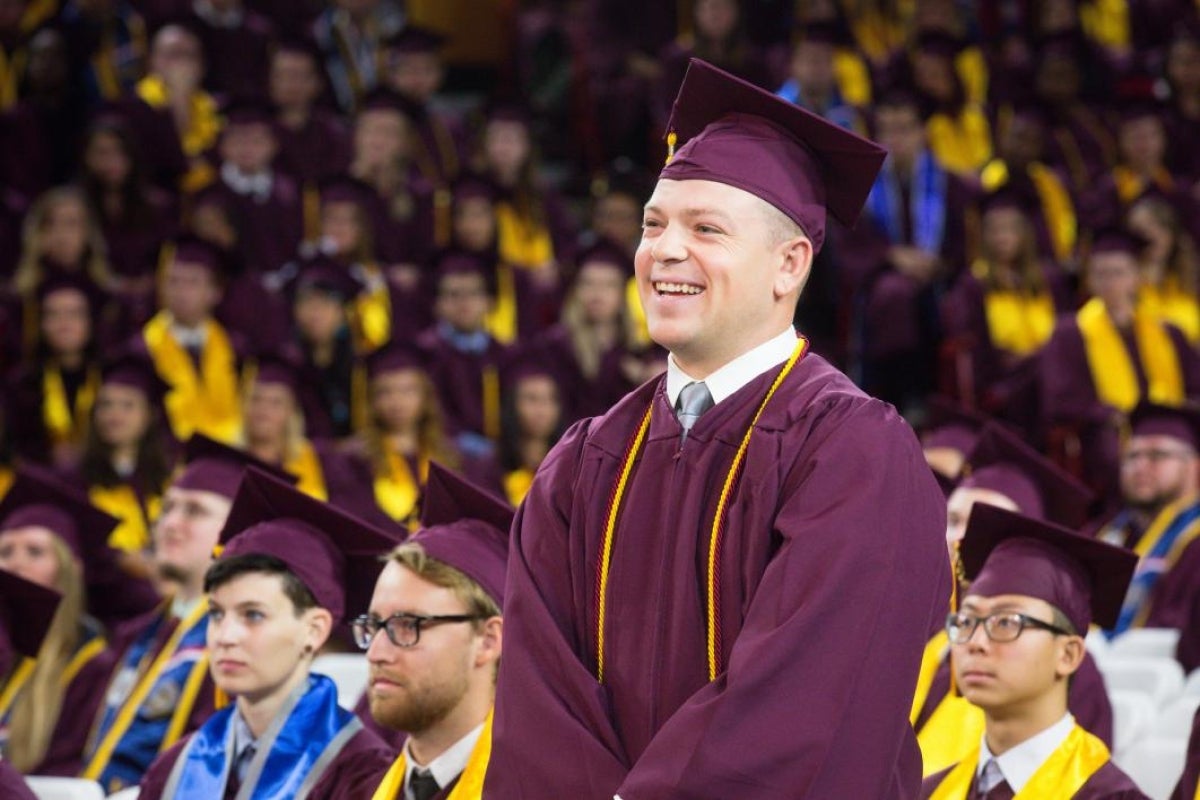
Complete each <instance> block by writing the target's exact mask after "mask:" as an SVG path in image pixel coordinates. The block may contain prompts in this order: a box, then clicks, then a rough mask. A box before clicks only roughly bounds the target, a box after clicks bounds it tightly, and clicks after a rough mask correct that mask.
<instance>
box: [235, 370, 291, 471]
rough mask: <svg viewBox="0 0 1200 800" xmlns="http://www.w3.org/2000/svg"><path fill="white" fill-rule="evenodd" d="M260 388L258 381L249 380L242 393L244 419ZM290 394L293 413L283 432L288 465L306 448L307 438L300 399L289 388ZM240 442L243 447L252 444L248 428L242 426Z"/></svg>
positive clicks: (284, 451) (284, 450) (285, 459)
mask: <svg viewBox="0 0 1200 800" xmlns="http://www.w3.org/2000/svg"><path fill="white" fill-rule="evenodd" d="M257 386H258V381H257V380H248V381H246V382H245V388H244V390H243V391H242V419H246V415H247V414H248V413H249V411H250V398H251V396H253V394H254V389H255V388H256V387H257ZM288 393H289V394H290V395H291V396H292V413H291V414H290V415H289V416H288V420H287V427H285V428H284V431H283V462H282V463H284V464H287V463H288V462H290V461H291V460H292V459H293V458H295V457H296V456H297V455H299V454H300V450H301V449H302V448H303V447H304V442H305V441H306V438H305V436H304V410H303V409H302V408H301V407H300V398H298V397H297V396H296V392H294V391H292V389H291V387H288ZM238 441H239V443H240V444H241V446H242V447H246V446H248V445H249V444H250V442H249V440H248V439H247V438H246V426H245V425H243V426H242V432H241V433H240V434H239V435H238Z"/></svg>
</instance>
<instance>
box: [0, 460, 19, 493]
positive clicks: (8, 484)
mask: <svg viewBox="0 0 1200 800" xmlns="http://www.w3.org/2000/svg"><path fill="white" fill-rule="evenodd" d="M15 477H16V475H14V474H13V471H12V467H7V466H2V465H0V499H3V498H4V495H6V494H8V490H9V489H11V488H12V485H13V479H14V478H15Z"/></svg>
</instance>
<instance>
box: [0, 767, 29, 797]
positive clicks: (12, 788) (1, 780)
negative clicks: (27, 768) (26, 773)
mask: <svg viewBox="0 0 1200 800" xmlns="http://www.w3.org/2000/svg"><path fill="white" fill-rule="evenodd" d="M0 800H37V795H35V794H34V793H33V790H32V789H30V788H29V784H27V783H25V778H24V777H22V776H21V773H19V772H17V771H16V770H15V769H13V767H12V765H11V764H9V763H8V762H7V761H5V760H4V759H2V758H0Z"/></svg>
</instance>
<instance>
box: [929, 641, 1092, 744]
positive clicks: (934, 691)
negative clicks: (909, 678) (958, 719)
mask: <svg viewBox="0 0 1200 800" xmlns="http://www.w3.org/2000/svg"><path fill="white" fill-rule="evenodd" d="M948 691H950V659H948V658H947V659H943V661H942V663H941V664H939V665H938V669H937V672H936V673H934V676H933V684H932V685H931V686H930V687H929V695H928V697H926V699H925V705H923V706H921V712H920V713H919V714H917V721H916V724H914V725H913V727H914V728H915V729H916V730H917V731H918V732H919V731H920V730H921V728H923V727H924V726H925V723H926V722H928V721H929V717H930V716H931V715H932V714H933V711H934V709H936V708H937V707H938V704H939V703H941V702H942V698H944V697H945V696H946V693H947V692H948ZM1067 710H1069V711H1070V712H1071V714H1072V716H1074V717H1075V721H1076V722H1078V723H1079V726H1080V727H1081V728H1083V729H1084V730H1086V731H1087V732H1088V733H1090V734H1092V735H1093V736H1095V737H1096V738H1098V739H1099V740H1100V741H1102V742H1104V744H1106V745H1108V746H1109V747H1110V748H1111V747H1112V741H1113V711H1112V703H1110V702H1109V700H1108V690H1107V689H1106V688H1105V686H1104V676H1103V675H1101V674H1100V669H1099V668H1098V667H1097V666H1096V660H1095V659H1094V658H1092V654H1091V653H1087V654H1085V655H1084V657H1083V663H1082V664H1081V665H1080V666H1079V670H1078V671H1077V672H1076V673H1075V677H1074V678H1073V679H1072V681H1071V688H1070V690H1069V691H1068V693H1067Z"/></svg>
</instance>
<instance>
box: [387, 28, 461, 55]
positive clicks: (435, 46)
mask: <svg viewBox="0 0 1200 800" xmlns="http://www.w3.org/2000/svg"><path fill="white" fill-rule="evenodd" d="M445 42H446V37H445V35H444V34H441V33H439V32H437V31H435V30H433V29H432V28H423V27H421V26H420V25H412V24H409V25H405V26H404V27H403V28H402V29H401V30H400V31H398V32H397V33H394V34H392V35H391V36H390V37H388V38H387V39H386V40H385V41H384V43H383V46H384V47H385V48H386V49H387V50H389V51H390V52H393V53H402V54H405V55H407V54H409V53H438V52H440V51H441V49H442V45H443V44H445Z"/></svg>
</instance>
